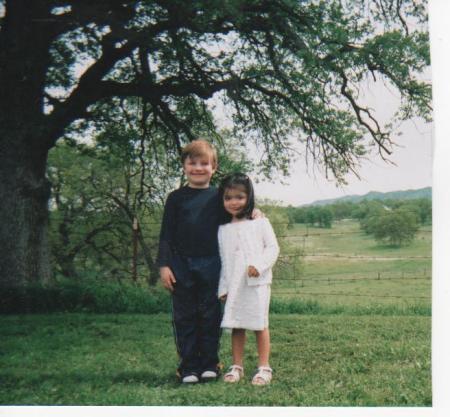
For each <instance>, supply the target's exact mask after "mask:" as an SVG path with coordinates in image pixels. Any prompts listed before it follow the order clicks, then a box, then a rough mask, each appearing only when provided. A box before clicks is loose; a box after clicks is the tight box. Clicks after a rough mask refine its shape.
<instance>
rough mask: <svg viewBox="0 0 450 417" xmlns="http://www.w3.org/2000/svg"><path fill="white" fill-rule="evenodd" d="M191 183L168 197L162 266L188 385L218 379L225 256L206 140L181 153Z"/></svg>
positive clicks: (212, 157)
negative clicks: (222, 261) (220, 286)
mask: <svg viewBox="0 0 450 417" xmlns="http://www.w3.org/2000/svg"><path fill="white" fill-rule="evenodd" d="M181 161H182V163H183V170H184V173H185V175H186V178H187V182H188V184H187V185H186V186H183V187H181V188H179V189H177V190H175V191H173V192H171V193H170V194H169V196H168V198H167V201H166V204H165V207H164V214H163V220H162V225H161V233H160V241H159V253H158V263H159V267H160V277H161V282H162V284H163V286H164V287H165V288H166V289H168V290H169V291H170V292H171V293H172V302H173V326H174V334H175V343H176V346H177V351H178V354H179V356H180V359H181V362H180V365H179V367H178V372H177V373H178V375H179V376H180V378H181V381H182V382H183V383H197V382H199V381H200V380H202V381H210V380H215V379H216V378H217V376H218V363H219V357H218V350H219V338H220V322H221V306H220V301H219V299H218V297H217V289H218V284H219V276H220V267H221V265H220V257H219V249H218V241H217V231H218V227H219V216H220V213H221V205H220V204H219V197H218V192H217V189H216V188H214V187H211V186H210V180H211V177H212V176H213V174H214V173H215V172H216V169H217V153H216V150H215V149H214V148H213V147H212V145H211V144H210V143H208V142H207V141H205V140H201V139H199V140H194V141H192V142H191V143H190V144H188V145H187V146H186V147H185V148H184V149H183V151H182V155H181Z"/></svg>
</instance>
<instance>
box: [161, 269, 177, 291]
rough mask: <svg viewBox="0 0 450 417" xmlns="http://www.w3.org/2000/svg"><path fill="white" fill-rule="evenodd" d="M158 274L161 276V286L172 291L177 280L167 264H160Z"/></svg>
mask: <svg viewBox="0 0 450 417" xmlns="http://www.w3.org/2000/svg"><path fill="white" fill-rule="evenodd" d="M159 276H160V278H161V283H162V285H163V287H164V288H166V289H167V290H169V291H170V292H173V290H174V285H175V283H176V282H177V280H176V279H175V275H174V274H173V272H172V270H171V269H170V268H169V267H168V266H162V267H161V268H159Z"/></svg>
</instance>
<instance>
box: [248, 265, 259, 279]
mask: <svg viewBox="0 0 450 417" xmlns="http://www.w3.org/2000/svg"><path fill="white" fill-rule="evenodd" d="M248 276H249V277H252V278H258V277H259V272H258V270H257V269H256V268H255V267H254V266H253V265H250V266H249V267H248Z"/></svg>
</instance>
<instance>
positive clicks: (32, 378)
mask: <svg viewBox="0 0 450 417" xmlns="http://www.w3.org/2000/svg"><path fill="white" fill-rule="evenodd" d="M45 383H46V384H50V385H58V386H60V385H63V386H66V387H70V386H77V385H79V384H90V385H93V386H98V387H108V386H111V385H114V384H137V385H140V384H144V385H146V386H147V387H149V388H154V387H161V388H173V387H176V386H178V385H179V384H178V382H177V379H176V376H175V374H174V373H167V372H166V373H156V372H146V371H122V372H117V373H114V372H109V373H88V372H70V373H56V372H55V373H34V374H32V375H28V376H24V375H22V374H20V375H19V374H14V373H2V374H1V375H0V386H1V387H2V391H6V390H7V389H8V387H9V388H14V389H16V388H18V387H21V388H25V387H28V388H32V387H38V386H41V385H42V384H45Z"/></svg>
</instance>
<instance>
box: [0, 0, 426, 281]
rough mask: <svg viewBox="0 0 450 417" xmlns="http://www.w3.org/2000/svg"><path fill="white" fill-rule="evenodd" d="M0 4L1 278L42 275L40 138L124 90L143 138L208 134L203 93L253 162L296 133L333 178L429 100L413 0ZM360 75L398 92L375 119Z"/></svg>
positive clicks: (103, 113)
mask: <svg viewBox="0 0 450 417" xmlns="http://www.w3.org/2000/svg"><path fill="white" fill-rule="evenodd" d="M0 13H1V15H0V16H1V18H0V184H1V185H0V198H1V200H2V206H1V211H0V214H1V218H2V224H1V229H0V240H1V241H3V242H7V243H3V245H4V246H3V247H2V248H1V249H2V253H3V254H4V257H3V258H4V261H2V262H0V272H1V274H0V275H1V276H2V279H3V278H4V277H7V279H9V280H11V279H18V280H19V281H20V280H23V279H24V277H30V276H34V277H39V276H40V275H42V274H44V275H45V274H48V272H46V271H47V269H48V268H46V267H45V263H46V261H45V259H46V258H47V257H48V256H47V251H46V250H45V248H46V238H45V235H46V232H45V228H46V225H47V221H48V220H47V217H48V216H47V214H46V213H47V202H48V199H49V194H50V185H49V183H48V180H47V179H46V177H45V170H46V160H47V153H48V151H49V150H50V149H51V148H52V147H54V146H55V144H56V142H57V141H58V139H60V138H61V137H63V136H64V135H66V136H67V135H69V136H70V135H71V134H76V135H77V136H78V137H79V136H80V135H85V136H87V135H89V134H90V132H92V129H96V128H98V127H99V125H100V126H101V125H102V123H105V122H113V121H114V120H115V111H116V110H117V109H119V108H122V109H124V110H125V111H127V110H128V109H130V108H131V107H132V104H133V103H134V102H135V101H136V100H137V98H139V100H140V109H141V110H140V111H139V112H134V113H129V116H130V120H131V121H132V122H133V123H135V124H139V125H140V126H141V127H142V136H143V138H144V140H145V142H146V144H147V146H149V147H151V146H153V145H154V144H155V143H157V144H158V146H159V145H161V146H164V148H165V149H166V152H167V153H168V154H173V155H176V154H177V152H178V151H179V149H180V147H181V146H182V145H183V143H185V142H187V141H189V140H192V139H193V138H195V137H196V136H198V135H199V134H209V135H210V136H211V137H214V138H215V139H216V140H219V141H220V140H221V138H220V135H218V133H217V121H216V120H215V119H214V117H213V115H212V113H211V111H210V104H211V99H213V98H214V99H216V100H222V101H223V102H224V103H225V106H226V109H227V111H228V113H229V114H230V117H231V118H232V120H233V132H232V135H233V136H234V137H235V138H236V139H237V140H238V141H240V143H241V144H242V145H244V144H245V143H254V144H257V145H258V146H259V148H260V149H261V150H262V152H263V157H262V158H261V160H260V165H261V168H262V169H263V170H264V171H265V172H266V173H268V172H270V171H271V170H272V169H281V170H282V172H287V169H288V161H289V158H290V157H291V156H292V154H293V153H294V152H295V150H294V148H295V143H298V142H300V143H301V144H302V145H303V146H304V147H305V149H306V150H307V153H308V155H309V156H310V157H312V159H313V160H314V161H315V162H317V163H319V164H320V165H321V166H323V167H324V168H325V169H326V170H327V171H329V172H331V174H333V176H334V177H335V178H336V179H337V180H338V181H345V177H344V175H345V173H346V172H348V171H349V170H355V169H356V168H357V165H358V161H359V160H360V158H362V157H364V155H365V154H366V153H367V151H368V149H370V148H371V147H375V149H378V150H379V152H380V154H381V155H382V157H387V156H388V155H389V154H390V152H391V151H392V130H393V127H392V126H393V124H392V122H393V121H394V120H401V119H407V118H410V117H413V116H420V117H424V118H425V119H428V118H429V114H430V86H429V85H428V84H427V83H426V82H423V81H421V78H420V74H421V73H422V72H423V71H424V70H425V69H426V67H427V66H428V65H429V50H428V36H427V32H426V18H427V16H426V10H425V5H424V4H423V2H420V1H417V0H376V1H375V0H374V1H369V0H332V1H319V0H308V1H306V0H225V1H222V0H221V1H218V0H208V1H206V0H195V1H184V0H170V1H167V0H122V1H114V0H102V1H87V0H76V1H74V0H34V1H32V2H29V1H25V0H8V1H0ZM369 79H371V80H372V81H374V82H384V83H386V84H388V85H389V86H390V87H392V88H393V89H394V90H395V91H397V93H398V94H399V95H400V97H401V106H400V108H399V110H398V112H397V113H396V114H395V115H393V120H392V121H391V123H388V124H386V125H385V126H383V125H382V124H381V123H380V122H379V121H378V120H377V116H376V114H375V113H374V112H373V110H372V109H370V108H368V107H367V106H366V105H365V104H364V103H363V101H362V100H361V95H360V92H361V89H362V88H363V85H364V83H365V82H367V80H369ZM130 103H131V107H130ZM18 213H19V214H20V215H18ZM30 213H33V214H32V215H30ZM11 276H13V277H16V278H11Z"/></svg>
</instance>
